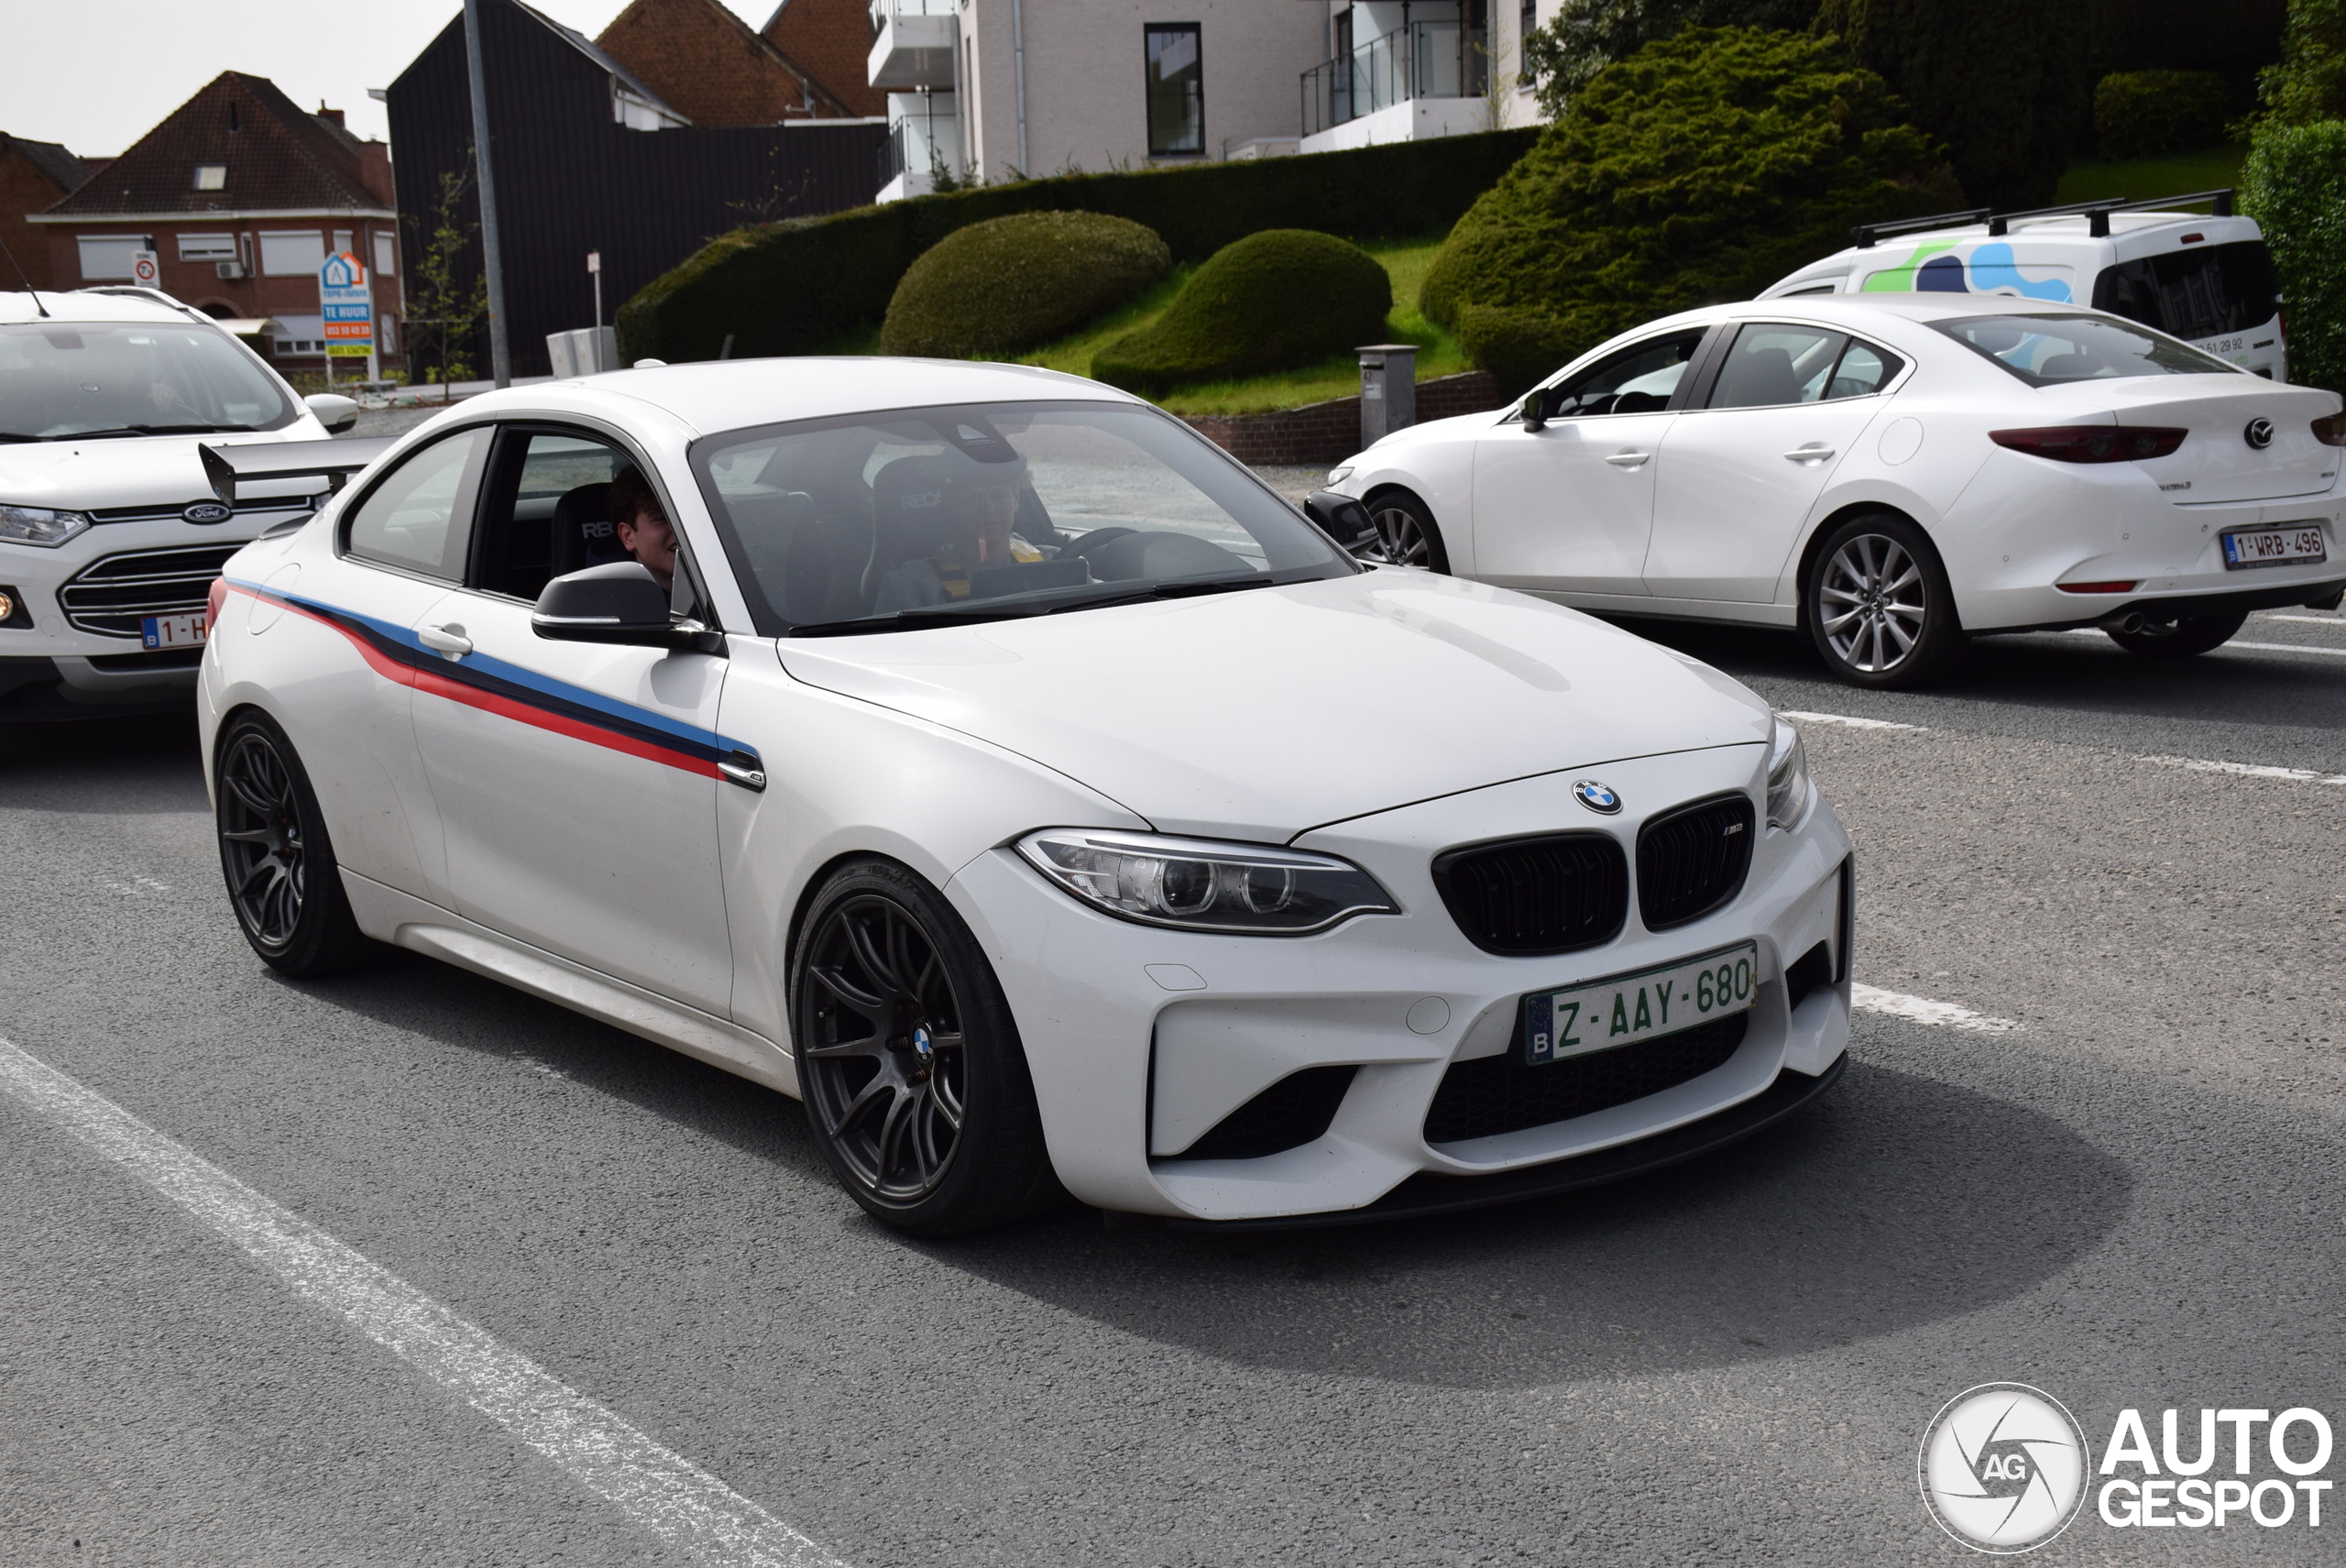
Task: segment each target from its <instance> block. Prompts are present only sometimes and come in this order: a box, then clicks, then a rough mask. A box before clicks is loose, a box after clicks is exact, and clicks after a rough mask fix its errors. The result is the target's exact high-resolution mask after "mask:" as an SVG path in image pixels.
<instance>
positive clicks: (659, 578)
mask: <svg viewBox="0 0 2346 1568" xmlns="http://www.w3.org/2000/svg"><path fill="white" fill-rule="evenodd" d="M611 528H612V530H613V531H614V532H617V533H618V535H619V548H620V549H622V550H624V551H626V552H627V553H628V554H630V555H631V556H633V557H634V558H635V559H636V560H637V561H639V562H641V564H642V565H643V568H644V570H646V571H648V572H650V573H651V574H652V581H654V582H656V583H658V584H659V585H660V591H661V592H662V593H666V592H668V591H669V590H670V588H671V587H673V586H674V582H675V576H676V533H675V530H674V529H673V528H671V527H670V526H669V525H668V514H667V512H666V511H664V510H662V508H661V505H660V496H659V493H658V492H657V491H655V490H653V489H652V487H651V486H650V485H649V484H647V483H645V482H644V478H643V476H642V475H641V474H640V473H638V472H637V471H636V470H635V469H634V468H633V467H627V468H622V469H620V470H619V477H616V478H614V479H613V480H612V481H611Z"/></svg>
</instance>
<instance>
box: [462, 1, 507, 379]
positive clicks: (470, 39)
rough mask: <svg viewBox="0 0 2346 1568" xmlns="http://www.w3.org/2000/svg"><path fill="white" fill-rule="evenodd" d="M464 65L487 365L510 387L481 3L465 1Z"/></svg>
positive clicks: (503, 273)
mask: <svg viewBox="0 0 2346 1568" xmlns="http://www.w3.org/2000/svg"><path fill="white" fill-rule="evenodd" d="M465 62H466V71H468V72H469V73H470V75H471V77H472V90H473V159H474V163H475V166H476V167H477V168H478V169H479V170H480V252H481V263H482V270H483V271H485V272H486V273H487V274H488V363H489V371H490V374H491V376H492V378H494V379H495V381H496V382H497V384H498V385H499V387H510V386H511V385H512V384H513V352H512V347H511V345H510V344H509V343H508V342H507V340H506V333H505V264H504V257H503V253H502V252H501V250H500V249H499V246H498V243H497V177H496V175H495V174H493V173H491V172H490V168H489V157H488V78H487V77H486V76H485V75H484V74H483V73H482V71H481V65H480V0H465Z"/></svg>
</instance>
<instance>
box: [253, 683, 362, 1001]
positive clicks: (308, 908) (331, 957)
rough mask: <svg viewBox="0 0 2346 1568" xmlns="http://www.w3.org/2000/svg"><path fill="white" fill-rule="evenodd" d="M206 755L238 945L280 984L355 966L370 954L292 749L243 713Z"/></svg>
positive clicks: (264, 723) (265, 722)
mask: <svg viewBox="0 0 2346 1568" xmlns="http://www.w3.org/2000/svg"><path fill="white" fill-rule="evenodd" d="M216 755H217V764H216V769H217V771H216V772H215V773H214V795H215V796H216V799H217V801H218V807H217V825H218V828H219V834H220V869H221V872H222V873H223V874H224V875H225V877H226V879H227V883H228V902H229V904H230V905H232V906H233V907H234V908H235V910H236V924H237V925H238V926H239V927H242V928H243V930H244V933H245V940H246V941H247V942H249V943H251V944H252V948H253V951H254V952H256V953H258V954H259V955H260V958H261V960H262V961H263V962H264V963H267V964H268V965H269V967H271V968H272V969H275V970H278V971H280V973H283V974H289V975H295V976H302V975H316V974H330V973H332V972H334V970H342V969H347V968H349V967H351V966H352V965H353V964H356V963H359V962H363V961H364V960H365V959H367V957H368V956H369V955H370V950H371V948H372V944H371V943H370V942H368V940H367V938H366V936H365V935H364V934H363V933H362V932H361V931H360V930H359V929H358V922H357V920H356V918H355V917H354V916H352V915H351V912H350V901H349V900H348V898H346V897H345V895H344V894H343V889H342V878H341V875H340V874H339V872H338V871H337V868H336V866H335V862H334V846H333V844H332V843H331V841H330V840H329V839H327V836H326V830H325V821H324V818H323V816H322V815H321V814H320V812H319V810H318V800H317V795H316V794H315V792H314V791H312V789H311V787H310V779H309V775H308V774H307V773H303V772H302V770H301V762H300V760H299V759H298V758H297V757H296V756H295V755H294V751H293V745H292V742H291V741H290V740H287V739H286V737H285V732H284V731H283V730H282V729H279V728H278V727H277V725H276V724H274V723H273V722H271V721H270V720H269V718H266V717H265V716H263V715H261V714H258V713H246V714H242V715H239V716H238V717H237V718H236V719H235V720H234V721H232V722H231V723H230V724H229V726H228V728H227V729H225V731H224V732H223V733H222V734H221V737H220V741H219V746H218V750H217V753H216Z"/></svg>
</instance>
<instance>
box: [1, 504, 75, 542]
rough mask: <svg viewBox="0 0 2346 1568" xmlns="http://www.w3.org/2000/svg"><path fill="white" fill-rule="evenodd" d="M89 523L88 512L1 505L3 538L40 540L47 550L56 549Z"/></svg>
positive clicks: (25, 540) (9, 540)
mask: <svg viewBox="0 0 2346 1568" xmlns="http://www.w3.org/2000/svg"><path fill="white" fill-rule="evenodd" d="M89 526H90V519H89V516H88V514H86V513H84V512H78V511H51V510H49V508H47V507H12V506H6V505H0V539H5V540H6V541H7V542H8V543H11V544H38V545H39V546H40V547H41V548H42V549H44V550H54V549H56V548H57V547H58V546H59V545H60V544H62V543H65V542H66V541H67V540H69V539H71V538H72V537H73V536H74V535H75V534H77V533H79V532H82V530H83V529H85V528H87V527H89Z"/></svg>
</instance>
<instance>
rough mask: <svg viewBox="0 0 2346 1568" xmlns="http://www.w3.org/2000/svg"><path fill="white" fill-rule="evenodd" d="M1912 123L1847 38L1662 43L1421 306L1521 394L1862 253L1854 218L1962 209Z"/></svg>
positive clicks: (1564, 139)
mask: <svg viewBox="0 0 2346 1568" xmlns="http://www.w3.org/2000/svg"><path fill="white" fill-rule="evenodd" d="M1904 122H1905V109H1904V106H1903V105H1902V104H1900V102H1899V101H1898V99H1897V98H1896V97H1894V96H1893V95H1892V94H1891V91H1890V88H1889V86H1888V84H1887V83H1885V82H1883V81H1882V80H1881V78H1880V77H1879V76H1876V75H1875V74H1874V73H1873V72H1871V71H1865V70H1861V69H1859V68H1858V66H1856V65H1854V64H1852V63H1851V62H1850V60H1849V58H1848V56H1847V54H1846V53H1844V52H1843V51H1842V49H1841V48H1840V46H1839V45H1838V44H1837V43H1836V41H1835V40H1833V39H1831V38H1814V37H1810V36H1805V35H1802V34H1796V33H1783V32H1761V31H1757V30H1752V29H1743V28H1717V29H1694V30H1690V31H1687V32H1684V33H1682V34H1680V35H1679V36H1677V37H1676V38H1671V39H1668V40H1666V41H1664V42H1661V43H1657V44H1649V45H1648V46H1646V48H1644V49H1640V50H1639V51H1638V53H1636V54H1635V55H1633V56H1631V57H1630V58H1629V59H1628V60H1623V61H1622V62H1621V63H1620V64H1618V65H1615V66H1611V67H1609V68H1607V69H1606V70H1605V71H1602V72H1600V73H1599V74H1598V75H1597V76H1596V78H1595V80H1594V81H1592V82H1590V83H1589V84H1588V86H1587V87H1585V88H1584V89H1583V90H1582V91H1581V93H1580V94H1579V95H1578V96H1577V97H1576V98H1574V99H1573V104H1572V107H1571V109H1570V110H1569V111H1568V112H1567V113H1566V115H1565V116H1564V118H1563V119H1562V120H1561V121H1559V122H1557V123H1556V124H1555V125H1553V126H1550V127H1549V128H1548V130H1547V132H1546V133H1545V134H1544V135H1543V136H1542V137H1541V138H1540V144H1539V146H1538V147H1536V148H1534V149H1533V150H1532V151H1531V152H1530V154H1529V155H1528V156H1527V157H1526V158H1525V159H1524V160H1523V161H1522V162H1521V163H1519V164H1518V165H1517V166H1516V167H1515V168H1514V169H1513V170H1509V171H1508V173H1507V178H1506V179H1504V180H1502V181H1499V183H1498V184H1497V185H1496V186H1494V187H1493V188H1492V189H1491V190H1490V191H1489V192H1486V193H1485V195H1484V196H1483V197H1482V199H1481V200H1479V201H1477V202H1476V203H1474V206H1473V208H1471V209H1470V210H1469V211H1468V212H1467V214H1466V215H1465V216H1464V217H1463V218H1461V219H1460V220H1459V221H1458V226H1457V227H1456V228H1455V229H1453V230H1452V231H1451V235H1450V238H1449V239H1448V241H1446V242H1445V243H1444V244H1443V246H1442V254H1441V255H1440V256H1438V257H1436V258H1435V259H1434V264H1433V266H1432V268H1431V269H1430V270H1429V271H1428V272H1427V274H1426V280H1425V285H1424V287H1423V288H1422V289H1421V290H1420V292H1419V304H1420V308H1421V309H1422V310H1423V311H1424V312H1425V313H1426V314H1427V315H1428V316H1430V317H1431V318H1432V319H1433V320H1435V321H1437V322H1440V323H1442V324H1443V325H1445V326H1448V327H1450V328H1451V329H1452V330H1453V331H1454V332H1456V333H1457V334H1459V338H1460V341H1461V343H1462V345H1464V347H1465V348H1466V350H1467V352H1468V353H1469V354H1470V355H1472V356H1474V360H1475V362H1476V363H1477V364H1479V365H1481V366H1482V367H1484V368H1485V369H1486V370H1488V371H1490V372H1491V373H1492V374H1493V375H1494V376H1496V377H1497V378H1498V379H1499V381H1500V384H1501V385H1502V387H1504V388H1505V389H1506V390H1507V392H1508V393H1509V394H1510V395H1512V394H1513V393H1515V392H1518V391H1520V390H1521V389H1523V388H1525V387H1527V386H1529V385H1530V384H1531V383H1532V382H1533V381H1536V380H1538V379H1539V378H1541V377H1543V376H1546V375H1547V374H1548V373H1549V372H1551V371H1552V370H1554V369H1555V368H1556V367H1558V366H1559V365H1562V363H1563V362H1564V361H1566V360H1568V359H1570V358H1572V357H1573V356H1575V355H1577V354H1579V353H1581V352H1583V351H1584V350H1586V349H1588V348H1590V347H1593V346H1595V345H1596V344H1598V343H1601V342H1603V341H1604V340H1605V339H1606V338H1608V337H1611V336H1612V335H1613V334H1616V333H1618V332H1625V331H1627V330H1628V328H1630V327H1632V326H1635V325H1637V324H1638V323H1639V322H1644V321H1650V320H1651V319H1653V318H1654V317H1656V316H1661V315H1667V314H1669V313H1672V312H1673V311H1683V310H1687V309H1690V308H1692V307H1693V306H1695V305H1700V304H1706V303H1710V302H1716V301H1721V300H1745V299H1749V298H1750V297H1751V296H1752V295H1753V294H1755V293H1757V292H1758V291H1759V290H1761V289H1763V288H1765V287H1767V286H1768V285H1769V284H1770V283H1772V282H1774V281H1775V280H1777V279H1779V278H1781V277H1782V276H1784V275H1785V274H1786V273H1788V272H1791V271H1792V270H1794V269H1797V268H1799V267H1801V266H1803V265H1804V264H1805V263H1807V262H1810V261H1814V259H1816V258H1818V257H1820V256H1826V255H1830V254H1831V253H1832V252H1834V251H1836V250H1838V249H1840V248H1842V247H1844V246H1846V245H1847V244H1848V243H1849V229H1850V227H1851V226H1852V225H1856V224H1858V223H1867V222H1882V221H1886V220H1889V219H1893V218H1900V217H1910V216H1921V215H1924V214H1929V213H1937V212H1945V211H1946V210H1947V209H1949V208H1951V207H1956V206H1959V205H1961V204H1962V203H1961V200H1960V196H1959V193H1958V192H1957V191H1956V190H1955V189H1954V188H1953V183H1952V181H1951V180H1950V179H1949V178H1948V177H1947V175H1946V170H1945V169H1944V167H1943V166H1942V165H1941V164H1940V162H1939V154H1938V151H1937V149H1936V148H1935V147H1934V146H1933V145H1932V143H1931V141H1930V139H1929V138H1928V137H1924V135H1923V133H1922V132H1920V131H1918V130H1916V129H1914V128H1913V126H1909V125H1907V124H1905V123H1904ZM1478 307H1479V308H1478Z"/></svg>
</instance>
